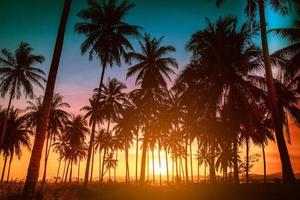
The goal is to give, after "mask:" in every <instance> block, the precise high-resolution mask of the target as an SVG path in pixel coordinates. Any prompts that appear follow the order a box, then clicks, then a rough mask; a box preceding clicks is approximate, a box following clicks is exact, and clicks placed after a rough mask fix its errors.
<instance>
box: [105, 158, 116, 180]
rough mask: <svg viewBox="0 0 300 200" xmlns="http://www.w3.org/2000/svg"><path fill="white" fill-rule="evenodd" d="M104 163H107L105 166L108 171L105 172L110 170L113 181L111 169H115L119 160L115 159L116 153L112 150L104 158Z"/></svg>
mask: <svg viewBox="0 0 300 200" xmlns="http://www.w3.org/2000/svg"><path fill="white" fill-rule="evenodd" d="M104 163H105V168H106V171H105V172H104V174H105V173H106V172H107V171H108V174H109V179H108V180H109V181H111V180H112V179H111V171H110V170H111V169H114V168H116V167H117V165H118V160H117V159H114V153H113V152H111V153H109V154H108V155H107V156H106V157H105V158H104Z"/></svg>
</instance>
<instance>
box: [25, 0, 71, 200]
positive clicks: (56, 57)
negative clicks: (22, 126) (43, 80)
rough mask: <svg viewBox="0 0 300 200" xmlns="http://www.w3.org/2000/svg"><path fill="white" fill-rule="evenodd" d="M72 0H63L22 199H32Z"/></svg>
mask: <svg viewBox="0 0 300 200" xmlns="http://www.w3.org/2000/svg"><path fill="white" fill-rule="evenodd" d="M71 3H72V0H65V3H64V8H63V12H62V17H61V20H60V25H59V29H58V32H57V38H56V43H55V48H54V52H53V58H52V62H51V66H50V71H49V74H48V81H47V85H46V90H45V95H44V100H43V106H42V110H41V117H40V120H39V123H38V126H37V128H36V133H37V134H36V136H35V139H34V145H33V149H32V153H31V157H30V162H29V167H28V171H27V176H26V181H25V185H24V187H23V193H22V199H26V200H27V199H33V198H34V195H35V190H36V186H37V181H38V177H39V169H40V161H41V157H42V151H43V145H44V140H45V136H46V131H47V124H48V119H49V114H50V110H51V103H52V99H53V93H54V87H55V82H56V75H57V71H58V66H59V61H60V56H61V51H62V46H63V40H64V35H65V29H66V24H67V20H68V15H69V11H70V7H71Z"/></svg>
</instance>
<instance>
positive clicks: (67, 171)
mask: <svg viewBox="0 0 300 200" xmlns="http://www.w3.org/2000/svg"><path fill="white" fill-rule="evenodd" d="M70 161H71V160H69V161H68V165H67V170H66V174H65V180H64V182H67V178H68V173H69V167H70Z"/></svg>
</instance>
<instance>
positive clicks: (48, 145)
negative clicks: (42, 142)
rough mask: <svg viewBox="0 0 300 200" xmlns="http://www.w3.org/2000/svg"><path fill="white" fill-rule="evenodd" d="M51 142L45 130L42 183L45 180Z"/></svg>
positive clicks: (48, 133)
mask: <svg viewBox="0 0 300 200" xmlns="http://www.w3.org/2000/svg"><path fill="white" fill-rule="evenodd" d="M49 141H50V142H49ZM49 143H50V144H49ZM51 143H52V138H50V132H49V131H48V132H47V139H46V148H45V162H44V174H43V179H42V183H45V182H46V174H47V163H48V158H49V154H50V148H51V145H52V144H51Z"/></svg>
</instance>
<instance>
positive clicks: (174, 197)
mask: <svg viewBox="0 0 300 200" xmlns="http://www.w3.org/2000/svg"><path fill="white" fill-rule="evenodd" d="M21 188H22V185H21V184H16V183H12V184H5V185H4V184H3V185H1V186H0V199H1V200H8V199H9V200H12V199H13V200H17V199H18V198H19V196H20V193H21ZM42 197H43V198H39V199H45V200H56V199H59V200H73V199H74V200H160V199H161V200H194V199H197V200H217V199H222V200H235V199H242V200H248V199H249V200H250V199H251V200H260V199H261V200H262V199H263V200H267V199H272V200H273V199H275V200H277V199H278V200H279V199H287V200H291V199H300V184H295V185H284V184H274V183H273V184H240V185H234V184H189V185H168V186H162V187H160V186H150V185H145V186H141V185H134V184H120V183H119V184H102V185H100V184H96V183H95V184H92V185H90V186H89V187H88V189H87V190H82V186H81V185H77V184H72V185H70V184H48V185H46V186H45V188H44V191H43V193H42Z"/></svg>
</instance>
